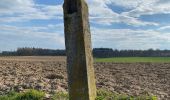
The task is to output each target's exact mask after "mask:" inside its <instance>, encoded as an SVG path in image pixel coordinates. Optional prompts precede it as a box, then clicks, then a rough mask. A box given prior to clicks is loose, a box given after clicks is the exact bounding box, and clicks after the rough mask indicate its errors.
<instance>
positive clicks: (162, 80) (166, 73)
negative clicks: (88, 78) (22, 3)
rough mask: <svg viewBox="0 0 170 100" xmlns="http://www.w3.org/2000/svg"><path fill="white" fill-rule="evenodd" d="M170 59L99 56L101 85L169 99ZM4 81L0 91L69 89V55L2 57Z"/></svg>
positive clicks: (97, 65) (97, 66)
mask: <svg viewBox="0 0 170 100" xmlns="http://www.w3.org/2000/svg"><path fill="white" fill-rule="evenodd" d="M169 59H170V58H160V57H159V58H107V59H101V58H100V59H99V58H97V59H95V63H94V67H95V74H96V81H97V82H96V84H97V88H98V89H106V90H109V91H113V92H116V93H120V94H127V95H133V96H136V95H143V94H151V95H156V96H158V98H160V99H161V100H169V99H170V61H169ZM51 76H53V79H51ZM54 76H55V77H54ZM0 80H1V81H0V94H4V93H7V92H9V91H11V90H16V91H23V90H24V89H30V88H31V89H32V88H33V89H37V90H43V91H45V92H51V91H54V92H56V91H67V90H68V86H67V70H66V57H51V56H47V57H40V56H38V57H34V56H28V57H26V56H25V57H0Z"/></svg>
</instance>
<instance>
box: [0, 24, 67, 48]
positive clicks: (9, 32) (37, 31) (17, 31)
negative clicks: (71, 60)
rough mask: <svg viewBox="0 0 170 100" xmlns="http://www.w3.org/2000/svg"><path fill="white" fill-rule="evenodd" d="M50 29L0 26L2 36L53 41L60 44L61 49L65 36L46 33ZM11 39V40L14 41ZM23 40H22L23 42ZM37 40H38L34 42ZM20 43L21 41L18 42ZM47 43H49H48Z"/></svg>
mask: <svg viewBox="0 0 170 100" xmlns="http://www.w3.org/2000/svg"><path fill="white" fill-rule="evenodd" d="M50 29H51V28H50V27H48V26H47V27H16V26H9V25H1V26H0V35H1V36H3V35H6V36H9V37H11V36H12V37H13V38H23V39H24V40H25V41H26V40H29V41H36V40H41V41H43V40H44V41H46V40H48V41H51V42H52V41H53V42H55V43H58V45H59V46H60V47H63V46H64V36H63V34H59V33H56V32H45V31H44V30H47V31H48V30H50ZM13 38H11V39H13ZM23 39H21V40H23ZM34 39H36V40H34ZM17 41H20V40H17ZM48 41H47V42H48Z"/></svg>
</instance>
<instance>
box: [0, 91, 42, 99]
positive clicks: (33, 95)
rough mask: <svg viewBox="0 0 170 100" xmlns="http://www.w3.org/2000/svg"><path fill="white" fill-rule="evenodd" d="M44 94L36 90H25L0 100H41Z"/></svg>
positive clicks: (0, 97)
mask: <svg viewBox="0 0 170 100" xmlns="http://www.w3.org/2000/svg"><path fill="white" fill-rule="evenodd" d="M44 96H45V93H43V92H41V91H37V90H27V91H26V92H23V93H16V92H11V93H9V94H7V95H4V96H0V100H43V98H44Z"/></svg>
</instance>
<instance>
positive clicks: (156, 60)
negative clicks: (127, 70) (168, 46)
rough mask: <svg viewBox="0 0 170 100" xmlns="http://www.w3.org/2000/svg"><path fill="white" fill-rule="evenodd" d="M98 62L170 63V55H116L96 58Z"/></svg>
mask: <svg viewBox="0 0 170 100" xmlns="http://www.w3.org/2000/svg"><path fill="white" fill-rule="evenodd" d="M96 62H115V63H137V62H150V63H170V57H115V58H96Z"/></svg>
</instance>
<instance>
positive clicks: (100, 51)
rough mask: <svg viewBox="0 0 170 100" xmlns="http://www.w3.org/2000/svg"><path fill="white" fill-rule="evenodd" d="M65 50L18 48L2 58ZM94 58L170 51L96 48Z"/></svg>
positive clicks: (169, 52) (169, 54) (60, 53)
mask: <svg viewBox="0 0 170 100" xmlns="http://www.w3.org/2000/svg"><path fill="white" fill-rule="evenodd" d="M65 55H66V51H65V50H59V49H58V50H52V49H42V48H28V47H24V48H18V49H17V50H16V51H3V52H2V53H0V56H65ZM93 56H94V57H98V58H109V57H170V50H159V49H157V50H154V49H148V50H117V49H115V50H113V49H112V48H94V49H93Z"/></svg>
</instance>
